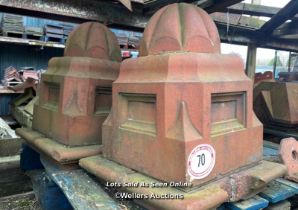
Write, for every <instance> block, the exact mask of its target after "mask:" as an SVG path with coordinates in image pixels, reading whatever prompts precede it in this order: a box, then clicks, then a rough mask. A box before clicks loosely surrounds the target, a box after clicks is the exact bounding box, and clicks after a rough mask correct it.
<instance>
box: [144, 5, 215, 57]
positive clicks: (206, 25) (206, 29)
mask: <svg viewBox="0 0 298 210" xmlns="http://www.w3.org/2000/svg"><path fill="white" fill-rule="evenodd" d="M174 51H185V52H200V53H220V39H219V35H218V31H217V28H216V25H215V23H214V22H213V20H212V19H211V17H210V16H209V15H208V14H207V13H206V12H205V11H204V10H202V9H201V8H199V7H197V6H195V5H191V4H185V3H180V4H171V5H168V6H165V7H163V8H161V9H160V10H158V11H157V12H156V13H155V14H154V15H153V16H152V18H151V19H150V21H149V23H148V24H147V26H146V29H145V31H144V36H143V39H142V42H141V46H140V56H146V55H150V54H160V53H163V52H174Z"/></svg>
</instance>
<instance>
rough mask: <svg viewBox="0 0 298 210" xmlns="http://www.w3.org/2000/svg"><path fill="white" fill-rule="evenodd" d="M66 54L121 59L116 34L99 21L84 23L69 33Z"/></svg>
mask: <svg viewBox="0 0 298 210" xmlns="http://www.w3.org/2000/svg"><path fill="white" fill-rule="evenodd" d="M64 56H71V57H89V58H98V59H107V60H111V61H119V62H120V61H121V52H120V47H119V44H118V40H117V38H116V36H115V35H114V33H113V32H112V31H110V29H108V28H107V27H106V26H105V25H103V24H101V23H97V22H86V23H83V24H81V25H79V26H78V27H77V28H76V29H74V30H73V31H72V32H71V33H70V34H69V37H68V40H67V43H66V47H65V50H64Z"/></svg>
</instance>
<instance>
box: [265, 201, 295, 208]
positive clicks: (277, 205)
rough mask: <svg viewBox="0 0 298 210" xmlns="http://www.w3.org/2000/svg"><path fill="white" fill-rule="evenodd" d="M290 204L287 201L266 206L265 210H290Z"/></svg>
mask: <svg viewBox="0 0 298 210" xmlns="http://www.w3.org/2000/svg"><path fill="white" fill-rule="evenodd" d="M290 209H291V203H290V202H289V201H281V202H278V203H276V204H273V205H270V206H268V208H265V210H290Z"/></svg>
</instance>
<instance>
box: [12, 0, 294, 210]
mask: <svg viewBox="0 0 298 210" xmlns="http://www.w3.org/2000/svg"><path fill="white" fill-rule="evenodd" d="M120 61H121V57H120V49H119V46H118V43H117V39H116V37H115V35H114V34H113V33H112V32H111V31H110V30H109V29H108V28H107V27H105V26H104V25H102V24H99V23H91V22H89V23H84V24H82V25H80V26H79V27H77V28H76V29H75V30H74V31H73V32H72V33H71V34H70V37H69V39H68V42H67V44H66V48H65V52H64V57H61V58H53V59H51V60H50V62H49V68H48V71H47V72H46V73H45V74H43V75H42V80H41V85H40V92H39V101H38V102H37V103H36V104H35V105H34V116H33V125H32V129H29V128H21V129H18V130H17V133H18V134H19V135H20V136H21V137H22V138H24V139H25V141H26V143H27V144H28V145H29V146H30V147H32V148H33V149H34V150H36V151H38V152H39V153H40V154H42V155H46V156H48V157H51V158H52V159H54V160H56V161H58V162H60V163H61V164H68V163H73V162H78V161H79V165H80V166H81V167H82V168H84V169H86V170H87V171H88V172H90V173H92V174H94V175H95V176H97V177H99V178H100V179H101V180H106V181H109V182H116V183H138V182H142V183H143V186H145V187H130V186H126V187H123V188H121V190H125V191H128V192H131V193H136V194H143V195H151V194H154V195H156V197H157V198H163V197H164V196H166V197H167V196H168V197H169V198H170V199H142V200H139V202H140V203H141V204H142V205H144V206H146V207H150V208H153V209H171V210H173V209H210V208H214V207H216V206H219V205H220V204H221V203H223V202H229V201H237V200H239V199H242V198H244V197H246V196H248V195H253V194H256V193H258V192H259V190H260V189H261V188H263V187H264V186H265V185H266V183H268V182H270V181H271V180H273V179H275V178H276V177H281V176H284V175H286V173H287V168H286V166H285V165H283V164H279V163H273V162H268V161H264V160H262V158H263V156H262V152H263V151H262V149H263V147H262V145H263V126H262V124H261V123H260V122H259V120H258V119H257V118H256V116H255V114H254V112H253V100H252V99H253V84H252V81H251V80H250V79H249V78H248V77H247V76H246V75H245V73H244V71H243V68H244V66H243V62H242V60H241V59H240V58H239V57H237V56H235V55H222V54H221V53H220V39H219V35H218V31H217V29H216V26H215V24H214V22H213V21H212V20H211V18H210V17H209V16H208V14H207V13H206V12H204V11H203V10H202V9H200V8H197V7H196V6H194V5H189V4H172V5H169V6H166V7H164V8H162V9H160V10H159V11H158V12H156V14H155V15H153V17H152V18H151V20H150V21H149V23H148V24H147V27H146V29H145V32H144V37H143V40H142V42H141V46H140V57H138V58H137V59H127V60H125V61H123V62H122V63H120ZM297 150H298V148H297ZM295 151H296V150H295ZM171 182H172V183H174V186H171V187H170V186H168V187H164V188H155V187H152V185H151V183H155V184H156V185H159V184H160V185H162V184H163V183H171ZM175 183H176V184H175ZM182 185H183V186H182ZM179 195H182V196H183V197H184V199H180V197H179ZM173 196H174V197H173ZM175 196H178V197H175Z"/></svg>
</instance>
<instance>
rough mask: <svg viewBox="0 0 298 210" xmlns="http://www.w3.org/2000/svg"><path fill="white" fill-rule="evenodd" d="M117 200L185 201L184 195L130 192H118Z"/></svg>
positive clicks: (116, 194)
mask: <svg viewBox="0 0 298 210" xmlns="http://www.w3.org/2000/svg"><path fill="white" fill-rule="evenodd" d="M115 198H118V199H160V200H171V199H181V200H182V199H184V196H183V195H182V194H170V193H164V194H154V193H151V194H143V193H128V192H117V193H115Z"/></svg>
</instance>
